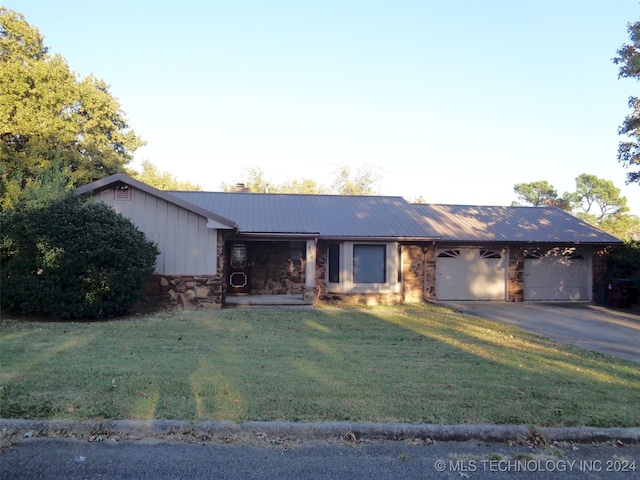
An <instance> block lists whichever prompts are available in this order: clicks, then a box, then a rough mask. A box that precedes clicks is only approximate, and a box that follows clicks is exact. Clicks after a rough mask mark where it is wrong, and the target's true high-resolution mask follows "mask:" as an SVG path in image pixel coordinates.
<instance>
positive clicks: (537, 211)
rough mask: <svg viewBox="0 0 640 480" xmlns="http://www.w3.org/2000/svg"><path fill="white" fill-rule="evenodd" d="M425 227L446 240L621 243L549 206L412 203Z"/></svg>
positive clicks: (568, 214)
mask: <svg viewBox="0 0 640 480" xmlns="http://www.w3.org/2000/svg"><path fill="white" fill-rule="evenodd" d="M412 207H413V208H414V210H415V212H417V213H418V214H419V215H420V218H421V221H422V222H424V223H425V225H426V226H427V228H428V229H430V230H433V231H434V232H435V233H436V235H437V236H438V237H440V238H441V239H442V240H445V241H468V242H538V243H547V242H548V243H606V244H608V243H620V242H621V240H619V239H618V238H616V237H614V236H612V235H609V234H608V233H605V232H603V231H602V230H600V229H598V228H596V227H594V226H592V225H589V224H588V223H586V222H583V221H582V220H580V219H579V218H577V217H574V216H573V215H571V214H570V213H567V212H565V211H563V210H561V209H559V208H552V207H486V206H471V205H433V204H428V205H427V204H414V205H412Z"/></svg>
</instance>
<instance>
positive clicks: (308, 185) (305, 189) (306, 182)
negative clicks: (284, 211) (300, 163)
mask: <svg viewBox="0 0 640 480" xmlns="http://www.w3.org/2000/svg"><path fill="white" fill-rule="evenodd" d="M278 190H279V191H280V193H301V194H306V195H312V194H313V195H319V194H326V193H328V192H327V189H326V188H325V187H323V186H322V185H319V184H318V182H316V181H315V180H313V179H311V178H303V179H302V180H291V181H289V182H286V183H283V184H282V185H280V187H279V189H278Z"/></svg>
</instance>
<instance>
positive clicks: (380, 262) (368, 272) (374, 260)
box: [353, 245, 387, 283]
mask: <svg viewBox="0 0 640 480" xmlns="http://www.w3.org/2000/svg"><path fill="white" fill-rule="evenodd" d="M386 253H387V248H386V245H354V246H353V281H354V282H355V283H385V280H386V278H387V275H386V264H387V255H386Z"/></svg>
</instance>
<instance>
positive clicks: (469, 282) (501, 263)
mask: <svg viewBox="0 0 640 480" xmlns="http://www.w3.org/2000/svg"><path fill="white" fill-rule="evenodd" d="M505 288H506V258H505V254H504V252H503V251H498V250H486V249H479V248H453V249H442V250H438V257H437V259H436V297H437V298H438V299H439V300H504V299H505Z"/></svg>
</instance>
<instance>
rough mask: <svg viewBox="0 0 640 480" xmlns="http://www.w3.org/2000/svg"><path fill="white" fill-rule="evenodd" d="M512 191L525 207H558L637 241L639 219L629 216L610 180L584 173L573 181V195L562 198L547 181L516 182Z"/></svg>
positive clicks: (618, 191)
mask: <svg viewBox="0 0 640 480" xmlns="http://www.w3.org/2000/svg"><path fill="white" fill-rule="evenodd" d="M514 192H515V193H516V195H518V199H519V200H520V201H522V202H524V203H525V205H530V206H534V207H540V206H545V207H559V208H562V209H563V210H566V211H568V212H570V213H572V214H573V215H575V216H577V217H578V218H580V219H582V220H584V221H585V222H588V223H590V224H592V225H595V226H597V227H598V228H601V229H602V230H604V231H605V232H608V233H610V234H612V235H614V236H616V237H618V238H621V239H624V240H634V239H635V240H637V239H639V238H640V218H638V217H637V216H635V215H631V214H630V213H629V207H628V206H627V199H626V197H623V196H621V195H620V189H619V188H617V187H616V186H615V185H614V184H613V182H612V181H610V180H605V179H602V178H599V177H597V176H596V175H589V174H586V173H583V174H581V175H579V176H578V177H577V178H576V190H575V192H565V193H564V194H562V196H561V197H559V196H558V192H557V191H556V189H555V188H554V187H553V185H551V184H549V182H547V181H546V180H539V181H537V182H531V183H519V184H517V185H516V186H515V187H514ZM513 204H514V205H519V204H520V203H519V202H513Z"/></svg>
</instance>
